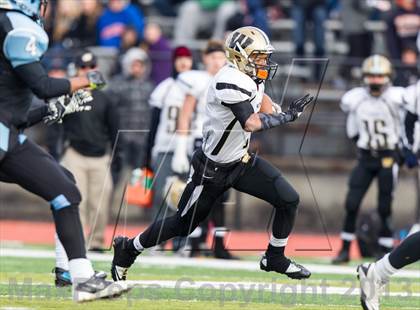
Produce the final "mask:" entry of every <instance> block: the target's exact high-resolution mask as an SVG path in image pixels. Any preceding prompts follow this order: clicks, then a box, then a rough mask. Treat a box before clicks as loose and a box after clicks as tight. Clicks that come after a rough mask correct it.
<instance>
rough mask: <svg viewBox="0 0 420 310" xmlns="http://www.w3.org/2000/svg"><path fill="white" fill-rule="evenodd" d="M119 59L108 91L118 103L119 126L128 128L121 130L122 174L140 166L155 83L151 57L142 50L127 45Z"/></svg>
mask: <svg viewBox="0 0 420 310" xmlns="http://www.w3.org/2000/svg"><path fill="white" fill-rule="evenodd" d="M121 62H122V63H121V67H122V73H121V74H119V75H117V76H115V77H114V78H113V79H112V80H111V81H110V83H109V88H108V93H109V95H110V97H111V98H112V100H113V101H114V103H115V104H116V105H117V107H118V110H119V115H120V124H121V126H120V129H122V130H130V132H123V133H122V138H123V139H124V163H125V164H126V166H128V167H125V168H127V169H124V171H123V172H122V173H123V175H122V177H125V173H127V172H131V170H132V169H135V168H139V167H140V165H141V163H142V160H143V156H144V154H143V150H144V149H145V145H146V140H147V132H144V131H147V130H148V129H149V120H150V108H149V97H150V94H151V93H152V91H153V87H154V85H153V83H152V82H151V81H150V80H149V73H150V61H149V59H148V57H147V54H146V52H145V51H144V50H142V49H140V48H137V47H135V48H131V49H129V50H128V51H127V53H125V54H124V56H123V58H122V61H121ZM127 170H129V171H127Z"/></svg>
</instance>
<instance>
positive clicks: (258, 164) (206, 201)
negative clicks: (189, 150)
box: [140, 150, 299, 248]
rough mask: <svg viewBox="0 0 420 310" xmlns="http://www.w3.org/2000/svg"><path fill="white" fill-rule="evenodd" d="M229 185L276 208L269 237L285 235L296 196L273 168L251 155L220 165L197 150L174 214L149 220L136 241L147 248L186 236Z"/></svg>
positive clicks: (293, 217) (293, 211)
mask: <svg viewBox="0 0 420 310" xmlns="http://www.w3.org/2000/svg"><path fill="white" fill-rule="evenodd" d="M231 187H233V188H234V189H236V190H238V191H241V192H244V193H247V194H250V195H252V196H254V197H257V198H260V199H262V200H265V201H267V202H268V203H270V204H271V205H272V206H273V207H274V208H275V209H276V212H275V216H274V220H273V227H272V229H273V232H272V233H273V236H274V237H275V238H279V239H284V238H287V237H288V236H289V234H290V232H291V230H292V228H293V224H294V220H295V216H296V212H297V206H298V203H299V195H298V194H297V192H296V191H295V190H294V189H293V187H292V186H291V185H290V184H289V183H288V182H287V180H286V179H285V178H284V177H283V176H282V175H281V174H280V171H279V170H278V169H277V168H275V167H274V166H272V165H271V164H269V163H268V162H267V161H265V160H264V159H262V158H260V157H258V156H255V155H251V157H250V159H249V161H247V162H246V163H245V162H242V161H241V162H237V163H235V164H231V165H220V164H217V163H215V162H212V161H210V160H209V159H207V157H206V156H205V155H204V154H203V152H202V151H201V150H198V151H196V152H195V153H194V156H193V159H192V172H191V175H190V179H189V182H188V184H187V186H186V188H185V190H184V192H183V194H182V197H181V199H180V202H179V206H178V211H177V213H176V214H175V215H173V216H171V217H167V218H164V219H161V220H158V221H156V222H154V223H152V224H151V225H150V226H149V227H148V228H147V229H146V230H145V231H144V232H143V233H142V234H141V236H140V243H141V244H142V246H143V247H145V248H149V247H152V246H155V245H157V244H159V243H161V242H163V241H166V240H168V239H170V238H173V237H175V236H188V235H189V234H190V233H191V232H192V231H193V230H194V229H195V228H196V227H197V226H198V225H199V223H200V222H201V221H203V220H204V219H206V218H207V216H208V215H209V213H210V212H211V210H212V206H213V205H214V202H215V201H216V200H217V199H218V198H219V197H220V196H221V195H223V193H224V192H225V191H226V190H228V189H229V188H231ZM262 220H263V221H265V220H266V219H262Z"/></svg>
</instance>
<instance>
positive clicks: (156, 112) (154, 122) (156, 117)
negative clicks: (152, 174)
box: [143, 108, 162, 168]
mask: <svg viewBox="0 0 420 310" xmlns="http://www.w3.org/2000/svg"><path fill="white" fill-rule="evenodd" d="M161 111H162V110H161V109H159V108H153V109H152V112H151V120H150V131H149V136H148V137H147V145H146V156H145V157H144V162H143V166H144V167H147V168H150V166H151V164H150V163H151V159H152V149H153V146H154V145H155V138H156V133H157V129H158V126H159V122H160V113H161Z"/></svg>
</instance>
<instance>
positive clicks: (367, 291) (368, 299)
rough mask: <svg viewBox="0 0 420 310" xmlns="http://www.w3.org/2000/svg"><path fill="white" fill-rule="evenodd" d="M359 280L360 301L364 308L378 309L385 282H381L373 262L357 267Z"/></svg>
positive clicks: (369, 309) (366, 309)
mask: <svg viewBox="0 0 420 310" xmlns="http://www.w3.org/2000/svg"><path fill="white" fill-rule="evenodd" d="M357 274H358V276H357V278H358V279H359V282H360V302H361V304H362V307H363V309H364V310H379V299H380V295H381V293H382V291H383V288H384V286H385V284H386V283H384V282H382V281H381V280H380V279H379V277H378V275H377V273H376V271H375V263H365V264H362V265H359V266H358V267H357Z"/></svg>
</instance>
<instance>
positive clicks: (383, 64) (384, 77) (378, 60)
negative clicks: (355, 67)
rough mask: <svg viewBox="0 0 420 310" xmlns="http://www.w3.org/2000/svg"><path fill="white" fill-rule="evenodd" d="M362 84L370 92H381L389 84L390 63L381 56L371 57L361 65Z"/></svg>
mask: <svg viewBox="0 0 420 310" xmlns="http://www.w3.org/2000/svg"><path fill="white" fill-rule="evenodd" d="M362 74H363V82H364V83H365V84H366V85H367V86H369V88H370V90H371V92H381V91H382V90H383V88H384V87H385V86H386V85H388V84H389V83H390V82H391V75H392V65H391V62H390V61H389V60H388V58H386V57H385V56H382V55H372V56H369V57H368V58H366V59H365V60H364V61H363V64H362Z"/></svg>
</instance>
